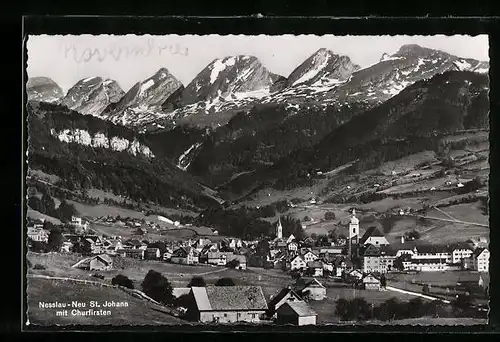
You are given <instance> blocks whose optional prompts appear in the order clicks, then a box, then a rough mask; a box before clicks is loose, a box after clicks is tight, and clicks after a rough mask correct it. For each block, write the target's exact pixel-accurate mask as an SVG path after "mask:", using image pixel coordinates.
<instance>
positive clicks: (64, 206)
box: [28, 192, 78, 222]
mask: <svg viewBox="0 0 500 342" xmlns="http://www.w3.org/2000/svg"><path fill="white" fill-rule="evenodd" d="M28 206H29V207H30V208H31V209H33V210H36V211H38V212H41V213H42V214H45V215H48V216H52V217H55V218H58V219H60V220H61V221H62V222H68V221H71V217H72V216H73V215H76V214H77V213H78V212H77V211H76V209H75V207H74V205H73V204H70V203H68V202H67V201H66V200H65V199H63V200H62V201H61V203H60V204H59V206H58V207H57V208H56V204H55V201H54V199H53V198H52V196H51V195H50V194H49V193H48V192H43V193H42V196H41V198H39V197H38V196H37V195H33V196H31V197H28Z"/></svg>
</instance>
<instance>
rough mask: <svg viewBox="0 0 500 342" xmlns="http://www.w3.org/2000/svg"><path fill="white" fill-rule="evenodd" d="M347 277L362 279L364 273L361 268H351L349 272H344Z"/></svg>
mask: <svg viewBox="0 0 500 342" xmlns="http://www.w3.org/2000/svg"><path fill="white" fill-rule="evenodd" d="M344 274H345V275H346V277H348V278H351V279H355V280H361V279H363V273H362V272H361V271H360V270H351V271H349V272H347V273H344Z"/></svg>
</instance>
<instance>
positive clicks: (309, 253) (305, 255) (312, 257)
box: [302, 251, 319, 263]
mask: <svg viewBox="0 0 500 342" xmlns="http://www.w3.org/2000/svg"><path fill="white" fill-rule="evenodd" d="M318 258H319V257H318V256H317V255H316V254H314V253H313V252H312V251H307V252H305V253H303V254H302V259H304V261H305V262H306V263H308V262H311V261H315V260H318Z"/></svg>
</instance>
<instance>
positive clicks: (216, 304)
mask: <svg viewBox="0 0 500 342" xmlns="http://www.w3.org/2000/svg"><path fill="white" fill-rule="evenodd" d="M191 289H192V291H193V295H194V297H195V300H196V304H197V306H198V310H200V311H228V310H267V303H266V300H265V298H264V294H263V292H262V288H261V287H260V286H207V287H192V288H191Z"/></svg>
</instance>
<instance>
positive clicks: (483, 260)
mask: <svg viewBox="0 0 500 342" xmlns="http://www.w3.org/2000/svg"><path fill="white" fill-rule="evenodd" d="M473 260H474V261H473V264H474V268H475V270H477V271H478V272H489V270H490V251H489V250H488V249H487V248H477V249H476V250H475V251H474V253H473Z"/></svg>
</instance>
